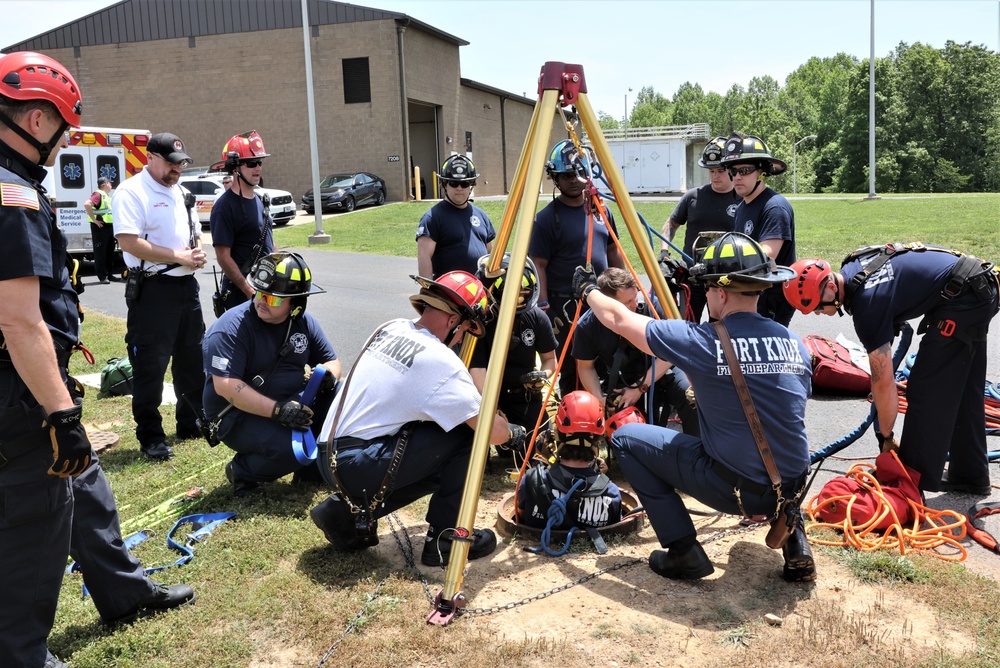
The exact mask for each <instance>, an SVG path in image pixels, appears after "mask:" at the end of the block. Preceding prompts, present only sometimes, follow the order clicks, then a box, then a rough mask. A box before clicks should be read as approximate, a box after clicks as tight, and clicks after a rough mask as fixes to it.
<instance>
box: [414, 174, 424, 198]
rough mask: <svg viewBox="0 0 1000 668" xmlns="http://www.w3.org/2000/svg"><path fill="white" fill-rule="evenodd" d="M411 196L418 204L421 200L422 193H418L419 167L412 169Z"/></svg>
mask: <svg viewBox="0 0 1000 668" xmlns="http://www.w3.org/2000/svg"><path fill="white" fill-rule="evenodd" d="M413 194H414V195H415V196H416V200H417V201H418V202H419V201H420V200H422V199H423V193H422V192H421V191H420V165H417V166H416V167H414V168H413Z"/></svg>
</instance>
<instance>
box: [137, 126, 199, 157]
mask: <svg viewBox="0 0 1000 668" xmlns="http://www.w3.org/2000/svg"><path fill="white" fill-rule="evenodd" d="M146 150H147V151H148V152H149V153H155V154H156V155H158V156H160V157H161V158H163V159H164V160H166V161H167V162H174V163H177V162H185V161H187V162H192V160H191V156H189V155H188V154H187V153H185V152H184V142H182V141H181V138H180V137H178V136H177V135H175V134H172V133H170V132H161V133H159V134H155V135H153V136H152V137H150V139H149V144H148V145H147V146H146Z"/></svg>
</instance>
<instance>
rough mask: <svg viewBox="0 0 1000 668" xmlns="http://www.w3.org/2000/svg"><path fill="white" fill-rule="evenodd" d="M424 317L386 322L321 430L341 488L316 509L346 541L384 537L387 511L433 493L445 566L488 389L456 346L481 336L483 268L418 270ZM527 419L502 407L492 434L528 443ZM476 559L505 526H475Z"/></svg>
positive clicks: (330, 536) (429, 547)
mask: <svg viewBox="0 0 1000 668" xmlns="http://www.w3.org/2000/svg"><path fill="white" fill-rule="evenodd" d="M413 279H414V280H415V281H416V282H417V283H418V284H419V285H420V292H419V293H418V294H415V295H413V296H412V297H410V303H411V304H412V305H413V308H414V309H415V310H416V311H417V313H418V314H419V317H418V318H417V319H415V320H408V319H403V318H401V319H397V320H390V321H389V322H387V323H385V324H384V325H382V326H381V327H379V328H378V330H376V331H375V333H374V334H373V335H372V336H371V338H369V340H368V343H367V344H366V346H365V348H364V350H363V351H362V352H361V354H360V355H359V356H358V358H357V361H356V362H355V363H354V367H353V368H352V369H351V371H350V373H349V374H348V376H347V379H346V380H345V381H344V385H343V388H342V389H341V390H340V391H339V392H338V394H337V397H336V399H335V400H334V403H333V406H332V407H331V408H330V412H329V413H328V414H327V417H326V420H325V422H324V423H323V428H322V430H321V431H320V436H319V441H320V443H321V444H322V445H321V447H322V449H323V452H321V454H320V458H321V460H320V471H321V472H322V473H323V474H324V476H325V477H326V479H327V482H329V483H330V484H331V485H333V487H334V488H335V489H336V490H337V493H335V494H333V495H332V496H330V498H328V499H326V500H325V501H323V502H322V503H321V504H319V505H318V506H316V507H315V508H313V509H312V511H311V512H310V515H311V516H312V519H313V522H314V523H315V524H316V526H317V527H319V529H320V530H321V531H323V534H324V535H325V536H326V538H327V540H328V541H330V543H331V544H332V545H333V547H334V548H335V549H336V550H338V551H342V552H344V551H346V552H353V551H358V550H364V549H366V548H368V547H370V546H372V545H375V544H377V543H378V518H380V517H383V516H385V515H388V514H389V513H391V512H393V511H394V510H396V509H398V508H402V507H403V506H406V505H408V504H410V503H412V502H413V501H415V500H417V499H419V498H420V497H422V496H426V495H427V494H430V495H431V498H430V503H429V504H428V507H427V516H426V517H427V522H428V524H430V527H429V528H428V530H427V537H426V539H425V542H424V548H423V553H422V555H421V558H420V560H421V563H423V564H424V565H426V566H441V565H444V564H447V563H448V559H449V556H450V553H451V544H452V537H453V535H454V527H455V523H456V522H457V521H458V510H459V504H460V503H461V499H462V494H463V491H464V487H465V478H466V473H467V470H468V464H469V455H470V454H471V452H472V437H473V429H475V428H476V425H477V424H478V422H479V411H480V403H481V401H482V397H481V396H480V394H479V391H478V390H476V386H475V384H474V383H473V381H472V376H471V375H470V374H469V371H468V369H466V368H465V366H464V365H463V364H462V361H461V360H460V359H459V358H458V356H457V355H455V353H454V352H452V350H451V346H454V345H455V344H456V343H458V341H459V340H460V339H461V337H462V336H464V335H465V333H466V332H468V333H470V334H472V335H473V336H481V335H482V334H483V332H484V331H485V327H486V320H487V318H488V316H489V312H490V304H489V296H488V295H487V293H486V291H485V290H484V289H483V285H482V283H480V282H479V281H478V280H477V279H476V278H475V277H474V276H472V275H471V274H468V273H466V272H464V271H452V272H448V273H446V274H444V275H443V276H440V277H438V278H437V279H436V280H432V279H429V278H423V277H421V276H413ZM524 435H525V432H524V429H523V428H522V427H518V426H517V425H508V423H507V420H506V419H505V418H504V417H503V416H502V415H500V414H497V415H495V416H493V428H492V430H491V432H490V439H489V440H490V443H492V444H494V445H500V444H509V445H510V447H520V445H521V442H522V441H523V440H524ZM471 540H472V544H471V546H470V548H469V555H468V556H469V559H478V558H480V557H485V556H487V555H489V554H492V552H493V550H495V549H496V545H497V542H496V535H494V533H493V532H492V531H490V530H489V529H475V530H474V531H473V533H472V536H471Z"/></svg>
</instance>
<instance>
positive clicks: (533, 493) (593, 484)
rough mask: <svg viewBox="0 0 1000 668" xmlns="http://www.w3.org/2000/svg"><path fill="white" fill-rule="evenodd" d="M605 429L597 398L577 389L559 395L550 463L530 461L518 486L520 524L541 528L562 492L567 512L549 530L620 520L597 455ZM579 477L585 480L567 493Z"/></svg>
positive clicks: (618, 497)
mask: <svg viewBox="0 0 1000 668" xmlns="http://www.w3.org/2000/svg"><path fill="white" fill-rule="evenodd" d="M604 431H605V424H604V409H603V408H602V407H601V403H600V402H599V401H598V400H597V397H595V396H594V395H592V394H591V393H589V392H584V391H582V390H577V391H576V392H570V393H569V394H567V395H566V396H565V397H563V400H562V401H561V402H560V403H559V409H558V410H557V411H556V421H555V434H554V444H555V448H554V449H555V456H556V461H555V463H554V464H552V465H551V466H547V465H546V464H545V463H544V462H541V461H538V460H535V461H533V462H532V466H531V468H530V469H528V471H527V472H526V473H525V475H524V478H523V479H522V480H521V482H520V483H519V484H518V487H517V506H518V509H519V512H518V517H519V519H520V521H521V522H522V523H524V524H526V525H528V526H531V527H537V528H542V527H545V526H546V524H547V523H548V510H549V507H550V506H551V505H552V502H553V501H555V500H556V499H559V498H562V497H564V496H566V495H567V494H569V497H570V498H569V500H568V502H567V504H566V514H565V516H564V518H563V521H562V523H560V524H558V525H556V526H553V527H552V528H553V529H558V530H568V529H571V528H573V527H579V528H581V529H585V528H587V527H593V528H599V527H603V526H607V525H609V524H614V523H616V522H619V521H621V518H622V494H621V490H619V489H618V486H617V485H616V484H614V483H613V482H611V480H610V479H609V478H608V476H607V475H605V473H604V472H603V471H601V467H600V464H601V463H602V462H600V461H599V459H598V457H599V455H600V446H601V444H602V443H603V442H604ZM605 468H607V467H605ZM581 479H582V480H583V481H584V482H583V483H582V484H581V485H577V487H576V489H575V490H573V492H572V494H570V490H571V489H573V487H574V483H576V481H577V480H581Z"/></svg>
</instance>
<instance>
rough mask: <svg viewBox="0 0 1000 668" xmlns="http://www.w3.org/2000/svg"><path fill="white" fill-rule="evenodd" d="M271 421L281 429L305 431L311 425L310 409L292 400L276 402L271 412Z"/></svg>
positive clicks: (311, 413)
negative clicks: (275, 421) (281, 427)
mask: <svg viewBox="0 0 1000 668" xmlns="http://www.w3.org/2000/svg"><path fill="white" fill-rule="evenodd" d="M271 419H272V420H277V422H278V424H280V425H281V426H283V427H290V428H291V429H296V430H298V431H305V430H306V429H308V428H309V425H311V424H312V421H313V412H312V409H311V408H309V407H308V406H303V405H302V404H300V403H299V402H297V401H295V400H294V399H289V400H288V401H276V402H274V410H273V411H271Z"/></svg>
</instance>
